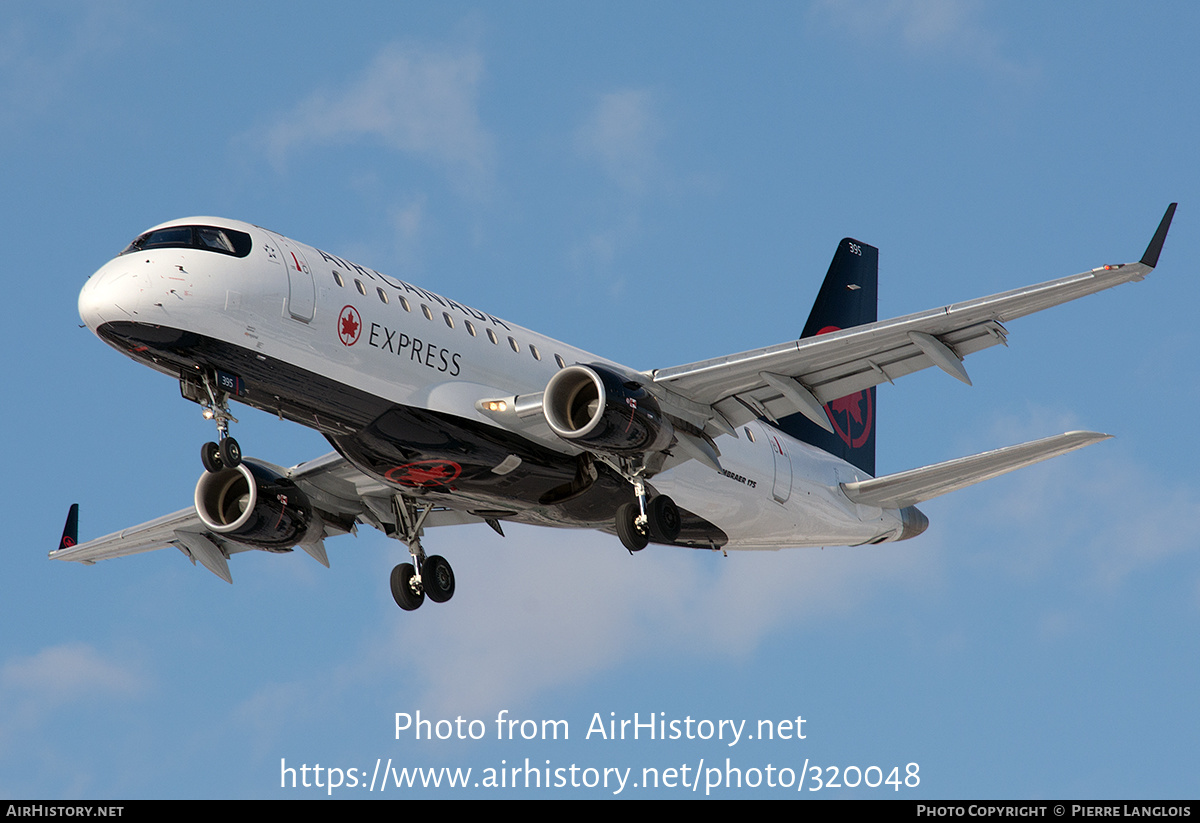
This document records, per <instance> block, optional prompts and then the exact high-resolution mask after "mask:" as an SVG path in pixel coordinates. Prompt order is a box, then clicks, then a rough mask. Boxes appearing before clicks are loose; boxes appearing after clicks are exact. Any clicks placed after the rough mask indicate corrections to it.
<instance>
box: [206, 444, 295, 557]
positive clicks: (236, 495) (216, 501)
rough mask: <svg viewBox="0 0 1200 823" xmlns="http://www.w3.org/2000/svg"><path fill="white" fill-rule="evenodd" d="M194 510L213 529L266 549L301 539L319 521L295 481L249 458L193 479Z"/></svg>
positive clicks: (282, 547) (280, 547) (288, 545)
mask: <svg viewBox="0 0 1200 823" xmlns="http://www.w3.org/2000/svg"><path fill="white" fill-rule="evenodd" d="M196 514H197V515H199V516H200V522H201V523H203V524H204V525H205V527H206V528H208V529H210V530H211V531H213V532H215V533H217V534H219V535H222V536H223V537H227V538H229V539H230V540H234V541H236V542H238V543H244V544H246V545H248V546H255V547H257V548H260V549H267V550H268V551H284V550H287V549H290V548H292V547H293V546H295V545H296V544H297V543H302V542H304V538H305V537H306V536H307V534H308V531H309V529H310V528H311V527H312V526H314V524H315V521H317V520H318V518H316V517H315V516H314V515H313V510H312V506H311V505H309V502H308V497H307V496H305V494H304V492H302V491H300V489H299V488H298V487H297V486H296V484H295V483H293V482H292V481H291V480H288V479H287V478H285V477H281V476H280V475H279V474H277V473H276V472H275V471H273V470H272V469H269V468H267V467H266V466H263V465H260V464H258V463H255V462H252V461H243V462H242V463H241V465H239V466H238V467H237V468H233V469H222V470H221V471H219V472H205V473H204V474H202V475H201V476H200V480H199V482H197V483H196Z"/></svg>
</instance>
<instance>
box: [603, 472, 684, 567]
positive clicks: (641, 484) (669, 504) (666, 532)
mask: <svg viewBox="0 0 1200 823" xmlns="http://www.w3.org/2000/svg"><path fill="white" fill-rule="evenodd" d="M630 479H631V480H632V482H633V492H634V494H635V495H636V496H637V500H635V501H633V502H630V503H625V504H623V505H621V506H620V507H619V508H618V509H617V523H616V526H617V537H619V538H621V545H623V546H624V547H625V548H627V549H629V551H630V552H631V553H632V552H640V551H641V550H642V549H644V548H646V546H647V544H649V542H650V541H651V540H652V539H653V540H654V541H655V542H656V543H674V542H675V538H677V537H679V530H680V528H681V527H682V525H683V521H682V520H681V518H680V516H679V507H678V506H676V505H675V501H673V500H672V499H671V498H669V497H667V496H666V495H665V494H660V495H658V496H657V497H655V498H654V499H653V500H649V501H647V499H646V483H645V481H644V480H643V479H642V472H641V471H640V470H638V471H635V472H633V473H632V477H631V478H630Z"/></svg>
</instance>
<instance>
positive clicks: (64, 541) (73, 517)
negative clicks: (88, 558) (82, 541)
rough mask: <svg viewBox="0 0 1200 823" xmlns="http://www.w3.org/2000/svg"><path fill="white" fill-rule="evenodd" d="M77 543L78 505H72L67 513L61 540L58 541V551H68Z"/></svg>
mask: <svg viewBox="0 0 1200 823" xmlns="http://www.w3.org/2000/svg"><path fill="white" fill-rule="evenodd" d="M78 542H79V504H78V503H72V504H71V509H70V511H68V512H67V522H66V524H65V525H64V526H63V533H62V538H61V539H60V540H59V541H58V550H59V551H62V550H63V549H69V548H71V547H72V546H74V545H75V544H76V543H78Z"/></svg>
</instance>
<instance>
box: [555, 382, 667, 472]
mask: <svg viewBox="0 0 1200 823" xmlns="http://www.w3.org/2000/svg"><path fill="white" fill-rule="evenodd" d="M542 412H543V414H545V416H546V422H547V423H549V424H550V428H551V430H552V431H553V432H554V433H555V434H557V435H558V436H559V437H561V438H563V439H564V440H569V441H571V442H572V443H578V444H582V445H585V446H587V447H588V448H591V449H595V450H596V451H604V452H612V453H616V454H625V453H637V452H648V451H657V450H660V449H665V448H667V447H668V446H669V445H670V444H671V438H672V436H673V435H674V433H675V430H674V428H673V427H672V426H671V423H670V421H668V420H667V419H666V418H664V417H663V415H662V410H661V409H660V408H659V405H658V401H657V400H655V399H654V397H653V395H651V394H650V393H649V392H647V391H646V389H645V388H643V387H642V385H641V383H638V382H636V381H633V380H626V379H625V378H624V377H622V376H621V375H619V374H617V373H616V372H614V371H612V370H611V369H609V368H607V367H605V366H600V365H595V364H593V365H591V366H579V365H576V366H567V368H565V369H562V370H561V371H559V372H558V373H557V374H555V375H554V376H553V377H551V378H550V382H549V383H547V384H546V391H545V393H544V394H543V395H542Z"/></svg>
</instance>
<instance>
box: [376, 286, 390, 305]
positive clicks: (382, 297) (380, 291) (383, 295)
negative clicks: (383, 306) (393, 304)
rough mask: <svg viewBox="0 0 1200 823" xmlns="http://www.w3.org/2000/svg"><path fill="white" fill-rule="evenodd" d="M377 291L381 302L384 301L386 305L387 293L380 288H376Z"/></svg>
mask: <svg viewBox="0 0 1200 823" xmlns="http://www.w3.org/2000/svg"><path fill="white" fill-rule="evenodd" d="M375 291H376V292H378V294H379V299H380V300H382V301H383V302H384V303H386V302H387V301H388V298H387V292H385V291H384V290H383V289H381V288H379V286H376V287H375Z"/></svg>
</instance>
